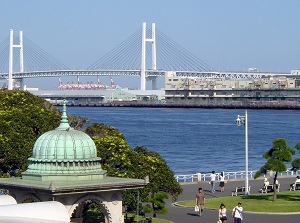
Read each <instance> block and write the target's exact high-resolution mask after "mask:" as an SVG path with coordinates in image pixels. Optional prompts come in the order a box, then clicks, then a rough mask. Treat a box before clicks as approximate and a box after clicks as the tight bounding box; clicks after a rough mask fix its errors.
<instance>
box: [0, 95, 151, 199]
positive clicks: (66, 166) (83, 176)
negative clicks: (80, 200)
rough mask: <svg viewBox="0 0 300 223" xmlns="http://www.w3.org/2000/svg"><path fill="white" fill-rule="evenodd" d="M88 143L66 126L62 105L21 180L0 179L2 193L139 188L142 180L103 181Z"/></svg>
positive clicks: (87, 139) (93, 151)
mask: <svg viewBox="0 0 300 223" xmlns="http://www.w3.org/2000/svg"><path fill="white" fill-rule="evenodd" d="M96 154H97V150H96V146H95V144H94V142H93V141H92V139H91V138H90V137H89V136H88V135H87V134H85V133H84V132H81V131H77V130H74V129H73V128H71V127H70V126H69V124H68V120H67V113H66V102H65V100H64V106H63V112H62V116H61V122H60V125H59V127H57V128H56V129H55V130H52V131H49V132H46V133H44V134H43V135H41V136H40V137H39V138H38V139H37V141H36V143H35V145H34V147H33V154H32V157H30V158H29V161H30V163H29V165H28V168H27V170H26V171H25V172H23V173H22V178H18V177H14V178H1V179H0V186H1V188H3V189H9V190H12V189H15V190H30V191H31V193H44V194H51V195H59V194H65V193H86V192H87V191H89V192H92V191H95V192H98V191H107V190H123V189H133V188H142V187H144V186H146V185H147V183H148V182H146V181H145V180H144V179H131V178H119V177H106V171H105V170H102V168H101V163H100V161H101V159H100V158H99V157H97V156H96Z"/></svg>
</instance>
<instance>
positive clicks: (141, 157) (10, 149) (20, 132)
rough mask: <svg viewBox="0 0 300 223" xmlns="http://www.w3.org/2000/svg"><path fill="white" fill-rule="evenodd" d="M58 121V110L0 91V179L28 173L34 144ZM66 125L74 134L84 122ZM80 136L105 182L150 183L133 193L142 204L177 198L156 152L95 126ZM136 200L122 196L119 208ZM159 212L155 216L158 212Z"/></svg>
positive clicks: (22, 94) (130, 193) (30, 97)
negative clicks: (88, 140)
mask: <svg viewBox="0 0 300 223" xmlns="http://www.w3.org/2000/svg"><path fill="white" fill-rule="evenodd" d="M60 115H61V112H60V110H59V109H58V108H56V107H54V106H52V105H51V104H50V103H49V102H47V101H45V100H44V99H42V98H40V97H37V96H34V95H32V94H31V93H29V92H26V91H14V90H12V91H9V90H6V89H1V90H0V176H9V174H8V173H12V172H16V170H17V172H18V173H21V172H22V171H25V170H26V169H27V166H28V158H29V157H30V156H31V153H32V148H33V145H34V143H35V141H36V140H37V138H38V137H39V136H40V135H42V134H43V133H45V132H47V131H50V130H53V129H55V128H56V127H58V125H59V122H60ZM68 119H69V123H70V125H71V126H72V127H75V128H76V129H82V128H83V127H84V125H85V124H86V123H87V122H88V119H86V118H83V117H73V116H69V115H68ZM85 132H86V133H87V134H88V135H90V136H91V137H92V139H93V140H94V142H95V144H96V147H97V153H98V154H97V156H98V157H100V158H101V162H102V169H104V170H107V175H108V176H117V177H128V178H139V179H143V178H145V177H148V178H149V180H150V183H149V184H148V185H147V186H146V187H145V188H143V189H140V190H138V193H139V195H140V200H141V201H143V202H151V201H154V200H159V199H158V198H161V197H164V196H161V194H160V193H159V192H165V193H167V194H170V195H171V196H172V198H173V199H174V200H175V199H177V197H178V195H179V194H180V193H181V192H182V188H181V186H180V185H179V183H177V182H176V180H175V178H174V172H173V171H172V170H171V169H170V168H169V166H168V165H167V163H166V161H165V160H164V159H163V158H162V157H161V156H160V155H159V154H158V153H157V152H153V151H149V150H147V149H146V148H144V147H142V146H138V147H136V148H134V149H132V148H130V146H129V145H128V143H127V141H126V140H125V138H124V136H123V134H122V133H121V132H120V131H118V130H117V129H116V128H114V127H111V126H106V125H104V124H100V123H94V124H92V125H90V126H89V127H87V128H86V130H85ZM136 195H137V190H133V191H125V192H124V196H123V198H124V204H125V205H126V206H128V207H129V206H130V207H131V208H134V205H136ZM158 195H159V196H158ZM157 196H158V198H157ZM151 199H152V200H151ZM155 207H156V206H155ZM159 208H162V209H163V207H159ZM159 208H158V209H155V212H157V211H163V210H159Z"/></svg>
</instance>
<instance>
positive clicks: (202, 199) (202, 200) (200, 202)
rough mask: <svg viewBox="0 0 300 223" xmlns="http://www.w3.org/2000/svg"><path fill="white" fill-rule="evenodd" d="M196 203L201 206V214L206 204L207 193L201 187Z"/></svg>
mask: <svg viewBox="0 0 300 223" xmlns="http://www.w3.org/2000/svg"><path fill="white" fill-rule="evenodd" d="M196 205H197V206H198V207H199V216H201V215H202V212H203V208H204V205H205V195H204V192H203V190H202V188H201V187H200V188H199V189H198V193H197V194H196Z"/></svg>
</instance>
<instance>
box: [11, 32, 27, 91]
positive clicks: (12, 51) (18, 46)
mask: <svg viewBox="0 0 300 223" xmlns="http://www.w3.org/2000/svg"><path fill="white" fill-rule="evenodd" d="M9 35H10V36H9V37H10V38H9V39H10V41H9V65H8V66H9V67H8V90H13V85H14V84H13V82H14V80H13V69H14V48H19V49H20V72H24V58H23V55H24V54H23V32H22V31H20V36H19V39H20V43H19V44H18V45H15V44H14V31H13V30H12V29H11V30H10V32H9ZM20 82H21V83H22V85H23V81H20ZM21 87H23V86H21Z"/></svg>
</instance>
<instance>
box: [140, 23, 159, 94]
mask: <svg viewBox="0 0 300 223" xmlns="http://www.w3.org/2000/svg"><path fill="white" fill-rule="evenodd" d="M147 42H151V43H152V70H156V37H155V23H152V37H151V38H147V37H146V22H144V23H143V29H142V60H141V90H146V43H147ZM154 86H156V78H155V80H153V79H152V88H153V87H154Z"/></svg>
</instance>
